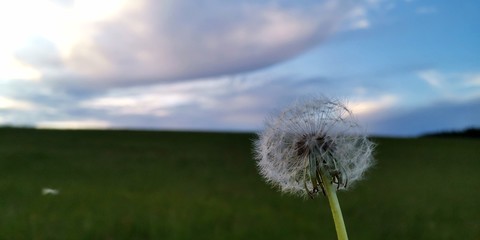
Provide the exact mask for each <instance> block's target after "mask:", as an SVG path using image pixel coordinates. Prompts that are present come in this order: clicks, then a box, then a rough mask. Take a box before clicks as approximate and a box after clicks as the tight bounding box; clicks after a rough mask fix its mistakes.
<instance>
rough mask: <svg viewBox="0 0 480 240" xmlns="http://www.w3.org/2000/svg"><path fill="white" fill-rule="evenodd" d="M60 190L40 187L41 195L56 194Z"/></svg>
mask: <svg viewBox="0 0 480 240" xmlns="http://www.w3.org/2000/svg"><path fill="white" fill-rule="evenodd" d="M59 193H60V191H59V190H58V189H53V188H42V195H58V194H59Z"/></svg>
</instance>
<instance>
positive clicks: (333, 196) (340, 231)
mask: <svg viewBox="0 0 480 240" xmlns="http://www.w3.org/2000/svg"><path fill="white" fill-rule="evenodd" d="M325 175H326V174H322V176H321V177H322V181H323V186H324V188H325V193H326V194H327V198H328V203H329V204H330V209H331V210H332V216H333V221H334V222H335V229H336V230H337V238H338V240H348V236H347V229H346V228H345V223H344V222H343V216H342V209H340V204H339V203H338V198H337V189H336V187H335V186H334V185H333V183H332V181H331V180H330V179H327V178H326V177H325Z"/></svg>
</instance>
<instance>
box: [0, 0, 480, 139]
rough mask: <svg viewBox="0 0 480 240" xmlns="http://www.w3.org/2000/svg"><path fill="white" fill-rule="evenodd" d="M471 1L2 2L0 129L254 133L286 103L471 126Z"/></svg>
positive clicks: (474, 43)
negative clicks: (310, 101) (309, 101)
mask: <svg viewBox="0 0 480 240" xmlns="http://www.w3.org/2000/svg"><path fill="white" fill-rule="evenodd" d="M479 10H480V2H479V1H474V0H465V1H446V0H360V1H358V0H357V1H349V0H342V1H340V0H323V1H320V0H311V1H309V0H299V1H287V0H265V1H254V0H242V1H222V0H196V1H192V0H190V1H187V0H165V1H155V0H135V1H134V0H130V1H129V0H103V1H96V0H17V1H6V0H5V1H4V0H0V31H2V37H1V38H0V125H8V126H29V127H35V128H69V129H70V128H73V129H82V128H100V129H109V128H114V129H118V128H121V129H162V130H163V129H169V130H201V131H257V130H260V129H262V127H263V125H264V119H265V117H266V116H268V115H270V114H272V113H274V112H275V111H279V110H281V109H282V108H284V107H285V106H288V105H289V104H291V103H292V102H294V101H295V100H296V99H299V98H300V99H301V98H305V97H308V96H326V97H331V98H335V99H340V100H342V101H345V103H346V104H347V106H348V107H349V108H350V109H351V110H352V112H353V113H354V114H355V116H356V118H357V119H358V121H359V122H360V123H361V124H362V125H363V126H364V127H365V129H366V131H367V132H368V133H370V134H375V135H385V136H417V135H419V134H423V133H430V132H436V131H450V130H462V129H465V128H469V127H480V57H479V56H480V44H479V43H480V24H479V23H480V14H478V11H479Z"/></svg>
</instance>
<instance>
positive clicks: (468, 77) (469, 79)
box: [463, 73, 480, 87]
mask: <svg viewBox="0 0 480 240" xmlns="http://www.w3.org/2000/svg"><path fill="white" fill-rule="evenodd" d="M463 78H464V82H465V85H467V86H469V87H480V73H470V74H465V76H464V77H463Z"/></svg>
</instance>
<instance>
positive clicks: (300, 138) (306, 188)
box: [255, 97, 373, 196]
mask: <svg viewBox="0 0 480 240" xmlns="http://www.w3.org/2000/svg"><path fill="white" fill-rule="evenodd" d="M372 151H373V143H372V142H370V141H369V140H368V139H367V137H366V135H365V133H364V131H363V129H362V128H361V127H360V126H359V125H358V124H357V121H356V120H355V119H354V117H353V115H352V113H351V111H350V110H348V108H347V107H346V106H345V105H344V104H342V103H341V102H340V101H337V100H330V99H328V98H325V97H316V98H311V99H306V100H302V101H298V102H296V103H295V104H293V105H291V106H290V107H287V108H286V109H285V110H283V111H282V112H280V113H279V114H278V115H276V116H270V117H268V118H267V119H266V127H265V130H264V131H263V132H261V133H260V134H259V138H258V140H257V141H256V142H255V157H256V160H257V165H258V167H259V170H260V173H261V174H262V175H263V177H264V178H265V179H266V180H267V182H269V183H271V184H273V185H275V186H277V187H279V188H280V189H281V190H282V191H283V192H287V193H293V194H298V195H302V196H307V195H310V196H312V194H313V196H316V195H318V194H319V192H320V191H319V189H318V186H317V183H319V182H320V177H318V175H319V174H326V177H327V178H328V179H331V181H332V182H333V183H335V184H337V188H338V189H347V188H348V187H350V186H351V185H352V184H354V183H355V182H356V181H358V180H359V179H361V178H362V176H363V174H364V172H365V171H366V170H367V169H368V168H369V167H370V166H371V165H372V162H373V157H372Z"/></svg>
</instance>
